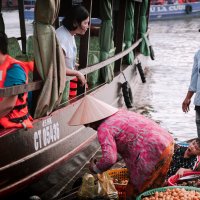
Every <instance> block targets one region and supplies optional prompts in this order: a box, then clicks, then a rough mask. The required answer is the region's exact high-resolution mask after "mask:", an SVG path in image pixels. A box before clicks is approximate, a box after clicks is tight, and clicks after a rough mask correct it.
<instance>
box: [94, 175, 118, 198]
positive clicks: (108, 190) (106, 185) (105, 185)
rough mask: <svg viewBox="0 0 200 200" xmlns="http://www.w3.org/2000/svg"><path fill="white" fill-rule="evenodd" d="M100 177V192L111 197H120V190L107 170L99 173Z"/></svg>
mask: <svg viewBox="0 0 200 200" xmlns="http://www.w3.org/2000/svg"><path fill="white" fill-rule="evenodd" d="M97 177H98V194H100V195H102V196H106V197H108V198H109V199H118V192H117V190H116V188H115V186H114V183H113V180H112V178H111V177H110V176H109V174H108V173H107V172H103V173H102V174H97Z"/></svg>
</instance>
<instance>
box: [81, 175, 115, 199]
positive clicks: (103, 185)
mask: <svg viewBox="0 0 200 200" xmlns="http://www.w3.org/2000/svg"><path fill="white" fill-rule="evenodd" d="M78 195H79V198H80V199H118V192H117V190H116V189H115V186H114V184H113V181H112V179H111V177H110V176H109V175H108V173H107V172H104V173H102V174H97V180H95V177H94V176H93V175H91V174H88V173H86V174H85V175H84V176H83V181H82V185H81V187H80V189H79V192H78Z"/></svg>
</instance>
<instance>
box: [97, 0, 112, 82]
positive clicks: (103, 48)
mask: <svg viewBox="0 0 200 200" xmlns="http://www.w3.org/2000/svg"><path fill="white" fill-rule="evenodd" d="M111 2H112V0H101V1H100V17H101V20H102V24H101V29H100V61H103V60H106V59H107V58H109V57H110V56H112V55H113V47H114V42H113V24H112V4H111ZM113 68H114V65H113V64H110V65H108V66H106V67H104V68H102V69H101V70H100V72H101V78H102V80H103V81H104V82H110V81H112V80H113V77H114V70H113Z"/></svg>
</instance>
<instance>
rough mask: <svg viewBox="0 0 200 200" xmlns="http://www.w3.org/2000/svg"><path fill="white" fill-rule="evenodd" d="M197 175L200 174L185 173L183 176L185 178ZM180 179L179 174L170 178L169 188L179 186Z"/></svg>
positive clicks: (168, 181)
mask: <svg viewBox="0 0 200 200" xmlns="http://www.w3.org/2000/svg"><path fill="white" fill-rule="evenodd" d="M195 174H199V175H200V172H185V173H184V174H183V177H184V176H189V175H195ZM178 179H179V176H178V175H177V174H175V175H173V176H171V177H169V178H168V180H167V184H168V185H169V186H175V185H176V184H177V181H178Z"/></svg>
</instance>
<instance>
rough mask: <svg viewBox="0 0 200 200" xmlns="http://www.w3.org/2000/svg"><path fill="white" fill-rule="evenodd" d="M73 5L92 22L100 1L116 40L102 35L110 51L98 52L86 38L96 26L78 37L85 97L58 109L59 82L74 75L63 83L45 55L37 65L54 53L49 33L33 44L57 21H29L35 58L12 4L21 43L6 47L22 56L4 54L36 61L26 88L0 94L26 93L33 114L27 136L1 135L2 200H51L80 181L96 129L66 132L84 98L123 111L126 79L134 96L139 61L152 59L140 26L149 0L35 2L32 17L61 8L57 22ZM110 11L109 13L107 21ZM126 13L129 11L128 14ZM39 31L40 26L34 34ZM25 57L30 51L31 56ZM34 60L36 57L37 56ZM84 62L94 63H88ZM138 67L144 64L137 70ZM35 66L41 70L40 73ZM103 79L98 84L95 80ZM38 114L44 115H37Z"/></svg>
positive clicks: (145, 33)
mask: <svg viewBox="0 0 200 200" xmlns="http://www.w3.org/2000/svg"><path fill="white" fill-rule="evenodd" d="M74 2H75V3H77V2H78V3H81V4H82V5H84V6H85V7H86V8H87V9H88V10H89V11H90V13H91V17H93V18H101V17H102V16H100V15H99V3H102V5H103V6H104V9H105V8H106V10H107V11H108V12H109V13H103V16H104V17H105V16H106V14H107V15H108V18H107V19H106V20H109V21H110V22H111V23H112V18H114V19H115V20H114V22H115V23H113V26H114V29H113V30H114V38H112V34H110V35H109V34H108V33H106V34H107V35H106V37H104V38H105V41H104V43H106V44H108V43H109V36H110V37H111V42H112V44H114V46H113V47H114V48H113V47H112V46H111V45H110V46H106V47H103V46H102V45H101V44H99V43H98V41H99V36H92V34H93V32H92V30H96V29H97V30H98V29H99V27H91V31H88V32H87V33H86V34H85V35H84V37H82V38H81V39H80V41H79V45H78V47H79V63H80V66H82V69H81V70H80V71H81V72H82V73H83V74H85V75H86V76H87V80H88V86H89V87H88V89H87V91H85V90H84V92H81V91H79V95H78V96H77V97H75V98H71V99H65V102H64V105H63V104H61V103H60V101H58V100H59V98H60V96H61V95H60V93H59V91H60V90H59V87H60V86H61V85H62V84H63V82H64V84H65V82H66V81H69V80H71V79H72V78H74V77H67V78H66V77H65V76H63V74H61V75H62V76H59V73H61V71H62V69H64V71H65V66H60V65H59V63H57V64H56V65H55V63H54V64H51V63H53V59H54V58H53V57H52V56H49V57H48V58H47V57H46V60H47V61H48V62H46V63H50V64H51V65H50V64H47V66H46V69H45V64H44V63H42V62H39V61H41V57H42V56H44V57H45V56H47V53H48V50H50V52H51V51H52V49H53V48H51V47H52V46H53V42H52V43H51V42H49V40H47V38H48V33H47V32H45V33H44V34H45V35H44V37H45V39H44V38H42V40H39V39H38V38H37V37H38V34H39V35H42V36H43V34H42V33H41V32H39V33H38V31H43V30H45V31H46V30H47V29H46V28H49V27H50V31H51V30H52V32H50V34H51V33H53V32H54V31H53V30H54V26H56V25H57V23H56V22H58V20H55V21H54V20H53V19H51V20H49V19H48V21H51V22H52V24H50V22H49V24H48V23H42V22H40V21H39V22H38V21H37V20H36V21H35V23H34V26H35V29H37V31H35V32H34V34H33V39H35V38H37V41H39V45H44V46H43V47H44V48H43V51H42V52H41V54H42V55H41V54H40V53H38V51H37V44H38V43H37V44H36V43H35V42H36V41H35V40H31V41H33V46H34V45H35V46H36V47H35V46H34V51H33V50H32V51H31V50H29V49H27V48H26V47H29V46H31V45H27V44H29V39H30V37H29V38H28V40H26V38H27V37H26V29H25V21H24V8H23V0H18V6H19V17H20V27H21V36H20V37H19V38H13V37H11V38H12V42H13V41H14V42H16V40H13V39H19V40H21V42H22V45H21V47H22V52H18V53H16V52H14V53H13V52H12V51H13V50H15V49H17V51H19V48H15V47H16V46H15V47H14V46H13V44H12V48H9V49H10V52H9V53H10V54H11V55H12V56H15V57H16V58H17V59H23V60H30V59H34V60H35V63H36V67H35V71H34V72H33V81H32V82H30V83H29V84H26V85H19V86H13V87H10V88H1V89H0V97H5V96H11V95H17V94H20V93H23V92H28V91H32V94H33V100H32V104H31V105H32V108H31V114H32V116H34V122H33V125H34V127H33V128H32V129H27V130H26V129H14V128H13V129H1V130H0V151H1V154H0V160H1V162H0V199H4V198H9V197H10V198H11V199H13V198H14V199H17V197H19V198H20V199H23V198H24V199H26V198H27V196H31V195H39V196H41V197H42V199H48V200H49V199H53V198H56V196H57V195H58V194H59V193H60V191H62V188H63V185H65V187H69V188H70V187H71V185H72V183H73V182H74V181H75V180H76V179H77V178H78V177H79V176H80V172H81V169H82V168H83V167H84V166H85V165H86V164H87V162H88V160H89V159H90V158H91V157H92V156H93V155H94V154H95V153H96V151H98V150H99V144H98V141H97V139H96V133H95V131H93V130H91V129H89V128H85V127H84V126H78V127H70V126H68V124H67V122H68V120H69V119H70V117H71V115H72V114H73V112H74V111H75V109H76V108H77V106H78V105H79V103H80V101H81V99H82V97H83V96H84V95H85V94H89V93H90V94H91V95H94V96H95V97H96V98H98V99H100V100H102V101H105V102H107V103H109V104H111V105H113V106H116V107H123V106H125V103H124V97H123V94H122V88H121V86H122V84H123V83H124V82H125V79H124V77H125V78H126V81H128V82H129V84H130V85H131V88H132V93H133V97H134V96H135V95H136V94H137V92H139V91H137V85H138V82H140V81H141V76H140V74H141V75H142V73H141V72H144V71H143V70H144V68H145V67H146V66H147V65H144V63H145V60H146V59H148V58H149V56H150V47H149V43H148V27H147V26H146V24H148V13H149V5H150V4H149V1H148V0H146V1H143V2H140V1H138V0H137V1H129V0H120V1H115V0H114V1H111V0H104V1H103V0H101V1H96V0H95V1H92V0H82V1H65V0H61V1H59V0H46V1H44V0H37V1H36V6H37V9H36V11H35V12H36V15H37V14H38V13H37V12H39V14H41V13H40V12H42V14H43V12H44V14H43V15H42V17H43V20H44V19H45V18H47V17H49V16H53V15H50V14H48V12H55V13H56V11H55V10H53V11H52V10H51V9H52V8H53V7H54V6H55V9H59V3H60V8H61V9H60V11H59V15H60V16H63V13H64V12H67V10H68V9H70V8H71V6H72V4H73V3H74ZM118 3H119V4H120V5H119V4H118ZM52 5H54V6H52ZM48 6H49V7H48ZM0 8H1V6H0ZM44 8H45V9H44ZM119 8H120V9H119ZM113 10H114V11H113ZM133 11H135V12H133ZM119 12H120V14H119ZM112 13H114V15H113V17H112ZM126 13H128V14H127V16H126ZM38 18H39V17H38ZM101 19H102V22H101V27H100V31H101V28H103V27H104V21H103V20H105V18H101ZM54 22H55V23H54ZM53 24H54V25H53ZM39 27H42V28H41V29H40V30H39ZM133 27H135V29H134V32H133V30H132V29H131V28H133ZM0 28H2V29H4V24H3V19H1V18H0ZM104 28H105V27H104ZM109 29H112V25H111V26H109V27H108V30H109ZM127 30H128V31H127ZM108 32H109V31H108ZM111 32H112V31H110V33H111ZM11 38H9V39H11ZM95 41H96V42H97V44H98V48H96V49H95V48H93V46H95V44H96V43H95ZM77 42H78V40H77ZM92 45H93V46H92ZM45 46H46V48H45ZM103 48H104V49H103ZM105 48H107V49H105ZM53 50H54V49H53ZM31 52H32V53H33V54H32V55H31ZM102 52H103V53H105V52H106V55H107V58H106V59H105V58H104V59H100V56H99V55H101V54H102ZM12 53H13V54H12ZM36 54H37V56H35V55H36ZM90 58H95V59H93V60H92V59H91V60H90ZM140 62H141V64H142V65H140ZM38 63H39V64H38ZM41 63H42V64H41ZM39 66H42V67H41V68H40V67H39ZM141 66H142V68H141ZM50 69H51V70H52V71H53V72H55V74H48V76H46V77H45V75H44V76H41V75H40V77H42V78H38V72H39V73H41V71H42V70H47V71H48V70H50ZM138 69H139V71H138ZM122 72H123V73H122ZM139 72H140V73H139ZM64 74H65V73H64ZM102 75H103V79H102V78H101V79H100V76H102ZM143 76H144V74H143ZM63 77H64V78H63ZM50 78H52V80H51V81H49V80H50ZM53 86H54V87H53ZM52 88H53V89H52ZM55 88H56V89H57V90H56V89H55ZM54 89H55V90H56V91H57V93H56V92H55V91H54ZM62 89H64V87H63V88H62ZM51 90H52V93H53V92H54V93H56V95H55V96H53V95H52V94H51V95H50V98H48V96H47V95H45V94H46V91H51ZM61 92H63V90H62V91H61ZM61 94H62V93H61ZM59 95H60V96H59ZM45 101H46V102H47V103H46V102H45ZM52 102H54V104H52ZM57 102H59V104H58V103H57ZM47 105H48V106H47ZM52 105H53V106H52ZM44 110H45V112H43V111H44ZM44 113H45V114H44ZM13 195H14V197H13ZM24 196H25V197H26V198H25V197H24Z"/></svg>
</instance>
